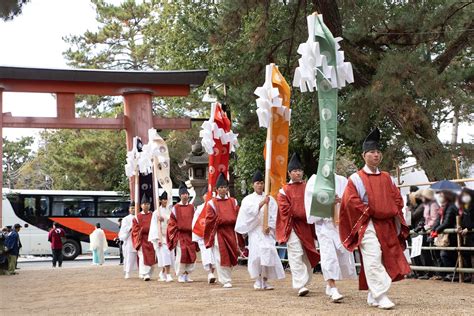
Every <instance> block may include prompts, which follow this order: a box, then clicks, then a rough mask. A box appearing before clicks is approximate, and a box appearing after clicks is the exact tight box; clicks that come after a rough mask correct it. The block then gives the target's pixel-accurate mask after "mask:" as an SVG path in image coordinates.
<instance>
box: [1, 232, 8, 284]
mask: <svg viewBox="0 0 474 316" xmlns="http://www.w3.org/2000/svg"><path fill="white" fill-rule="evenodd" d="M7 233H8V230H7V228H6V227H4V228H3V229H2V232H1V233H0V275H4V274H6V273H7V271H8V255H7V252H6V251H5V239H6V238H7Z"/></svg>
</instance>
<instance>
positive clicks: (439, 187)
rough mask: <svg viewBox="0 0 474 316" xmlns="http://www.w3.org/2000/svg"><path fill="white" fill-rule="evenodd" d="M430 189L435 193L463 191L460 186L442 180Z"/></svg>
mask: <svg viewBox="0 0 474 316" xmlns="http://www.w3.org/2000/svg"><path fill="white" fill-rule="evenodd" d="M430 188H431V189H432V190H434V191H444V190H447V191H461V186H460V185H459V184H457V183H455V182H451V181H449V180H441V181H438V182H436V183H433V184H432V185H431V187H430Z"/></svg>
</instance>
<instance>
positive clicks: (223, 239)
mask: <svg viewBox="0 0 474 316" xmlns="http://www.w3.org/2000/svg"><path fill="white" fill-rule="evenodd" d="M216 188H217V196H216V197H214V198H212V199H211V200H210V201H209V202H208V204H207V210H206V212H207V214H206V225H205V229H204V244H205V246H206V248H211V249H212V253H213V254H214V257H215V258H216V270H217V279H218V280H219V282H220V283H221V284H223V287H224V288H231V287H232V283H231V282H232V267H234V266H236V265H237V264H238V258H239V253H241V251H242V250H243V249H244V247H245V246H244V241H243V238H242V236H241V235H239V236H237V235H236V233H235V231H234V227H235V222H236V220H237V215H238V212H239V205H238V203H237V200H236V199H234V198H232V197H230V196H229V194H228V192H229V184H228V182H227V180H226V179H225V176H224V174H223V173H222V172H221V173H220V174H219V177H218V178H217V182H216Z"/></svg>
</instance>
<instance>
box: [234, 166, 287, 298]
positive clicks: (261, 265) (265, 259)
mask: <svg viewBox="0 0 474 316" xmlns="http://www.w3.org/2000/svg"><path fill="white" fill-rule="evenodd" d="M263 180H264V178H263V175H262V173H261V172H260V170H257V171H256V172H255V174H254V175H253V178H252V182H253V189H254V192H253V193H252V194H250V195H247V196H246V197H245V198H244V199H243V200H242V206H241V207H240V210H239V215H238V216H237V222H236V224H235V231H236V232H238V233H240V234H248V242H249V244H248V246H249V257H248V263H247V267H248V271H249V274H250V277H251V278H252V279H256V281H255V284H254V286H253V287H254V289H256V290H273V289H274V288H273V286H271V285H270V284H269V283H268V280H271V279H283V278H285V271H284V270H283V265H282V264H281V260H280V257H279V256H278V252H277V250H276V247H275V243H276V242H275V224H276V216H277V210H278V206H277V204H276V201H275V199H274V198H273V197H271V196H268V195H266V194H264V192H263V189H264V186H265V182H264V181H263ZM264 208H265V209H266V211H267V218H266V219H267V223H266V225H264V220H265V219H264V214H263V213H264V212H263V210H264ZM264 226H265V228H264Z"/></svg>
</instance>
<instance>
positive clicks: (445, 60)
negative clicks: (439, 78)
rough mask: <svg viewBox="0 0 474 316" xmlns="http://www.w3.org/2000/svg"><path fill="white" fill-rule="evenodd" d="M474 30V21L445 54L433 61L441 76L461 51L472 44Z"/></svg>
mask: <svg viewBox="0 0 474 316" xmlns="http://www.w3.org/2000/svg"><path fill="white" fill-rule="evenodd" d="M473 28H474V20H472V21H471V23H470V24H469V25H468V26H467V27H466V29H465V30H464V32H462V33H461V35H459V37H458V38H457V39H455V40H454V41H452V42H451V44H450V45H449V46H448V48H446V50H445V51H444V53H442V54H441V55H439V56H438V57H436V59H435V60H434V61H433V64H434V65H435V66H436V68H437V70H438V73H439V74H440V73H442V72H443V71H444V70H445V69H446V67H448V65H449V63H450V62H451V60H453V59H454V57H456V56H457V54H458V53H459V52H460V51H462V50H463V49H464V48H466V47H468V46H469V45H471V44H472V38H473V35H474V31H473V30H472V29H473Z"/></svg>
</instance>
